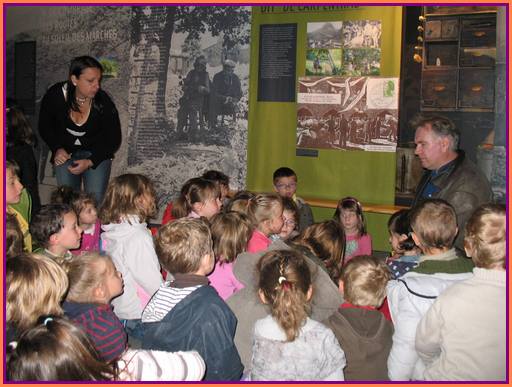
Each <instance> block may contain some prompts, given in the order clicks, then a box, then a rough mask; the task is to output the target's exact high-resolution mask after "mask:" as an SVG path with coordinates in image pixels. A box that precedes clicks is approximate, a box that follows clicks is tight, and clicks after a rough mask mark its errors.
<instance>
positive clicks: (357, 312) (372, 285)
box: [324, 255, 393, 380]
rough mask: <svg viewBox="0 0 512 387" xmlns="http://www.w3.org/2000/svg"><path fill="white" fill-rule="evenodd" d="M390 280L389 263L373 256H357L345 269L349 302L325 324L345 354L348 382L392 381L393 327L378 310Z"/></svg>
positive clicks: (344, 284)
mask: <svg viewBox="0 0 512 387" xmlns="http://www.w3.org/2000/svg"><path fill="white" fill-rule="evenodd" d="M390 278H391V273H390V272H389V270H388V268H387V266H386V265H385V263H384V262H382V261H380V260H378V259H377V258H374V257H371V256H364V255H361V256H358V257H354V258H353V259H351V260H350V261H349V262H348V263H347V264H346V265H345V266H344V268H343V271H342V273H341V277H340V281H339V285H340V292H341V293H342V294H343V297H344V298H345V302H344V303H343V304H342V305H341V306H340V308H339V309H338V310H337V311H336V312H335V313H334V314H333V315H332V316H331V317H329V318H328V319H327V320H326V321H324V324H326V325H327V326H328V327H329V328H331V329H332V330H333V332H334V334H335V335H336V338H337V339H338V341H339V343H340V346H341V348H342V349H343V351H344V352H345V356H346V358H347V366H346V367H345V369H344V370H343V372H344V374H345V380H388V369H387V359H388V355H389V351H390V349H391V344H392V340H391V337H392V335H393V325H392V324H391V322H390V321H388V320H387V319H386V318H385V317H384V315H383V314H382V313H381V312H379V311H378V310H377V308H378V307H380V306H381V305H382V302H383V301H384V298H385V297H386V285H387V283H388V281H389V279H390Z"/></svg>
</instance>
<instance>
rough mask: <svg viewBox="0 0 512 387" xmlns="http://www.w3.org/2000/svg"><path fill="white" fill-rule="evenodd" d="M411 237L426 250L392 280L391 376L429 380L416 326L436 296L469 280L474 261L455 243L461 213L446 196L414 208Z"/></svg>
mask: <svg viewBox="0 0 512 387" xmlns="http://www.w3.org/2000/svg"><path fill="white" fill-rule="evenodd" d="M411 228H412V230H413V232H412V234H411V236H412V238H413V240H414V242H415V243H416V245H417V246H418V247H419V248H420V249H421V251H422V255H421V256H420V259H419V264H418V266H416V267H415V268H413V269H412V270H411V271H409V272H408V273H406V274H405V275H403V276H402V277H401V278H399V279H398V280H392V281H389V283H388V286H387V294H388V304H389V310H390V312H391V318H392V319H393V324H394V328H395V332H394V334H393V346H392V348H391V351H390V354H389V358H388V373H389V378H390V379H391V380H423V371H424V369H425V365H424V363H423V362H422V360H421V359H420V358H419V356H418V353H417V352H416V349H415V347H414V340H415V336H416V327H417V326H418V323H419V321H420V320H421V318H422V317H423V315H424V314H425V313H426V312H427V310H428V309H429V308H430V307H431V306H432V304H433V303H434V300H435V299H436V298H437V297H438V296H439V295H440V294H441V293H442V292H444V291H445V290H446V289H447V288H449V287H450V286H452V285H453V284H455V283H457V282H459V281H462V280H465V279H468V278H469V277H470V276H471V273H470V272H471V270H472V269H473V264H472V262H471V261H470V260H469V259H467V258H465V257H459V256H458V255H457V252H456V250H455V248H454V247H453V242H454V240H455V237H456V236H457V232H458V229H457V217H456V215H455V211H454V209H453V207H452V206H451V205H450V204H448V202H446V201H445V200H442V199H427V200H425V201H423V202H421V203H420V204H419V205H417V206H416V207H414V208H413V209H412V210H411Z"/></svg>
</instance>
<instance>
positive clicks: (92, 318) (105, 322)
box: [75, 307, 128, 362]
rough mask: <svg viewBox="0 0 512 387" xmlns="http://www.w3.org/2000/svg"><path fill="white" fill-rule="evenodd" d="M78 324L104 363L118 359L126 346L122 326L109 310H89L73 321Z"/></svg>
mask: <svg viewBox="0 0 512 387" xmlns="http://www.w3.org/2000/svg"><path fill="white" fill-rule="evenodd" d="M75 321H76V322H77V323H78V324H80V325H81V326H82V328H83V330H84V331H85V333H86V334H87V336H89V338H90V339H91V341H92V342H93V344H94V347H95V348H96V350H97V351H98V353H99V355H100V356H101V358H102V359H103V360H105V361H106V362H111V361H114V360H117V359H119V358H120V356H121V354H122V353H123V352H124V350H125V349H126V346H127V342H128V340H127V336H126V333H125V331H124V328H123V325H122V324H121V322H120V321H119V319H118V318H117V316H116V315H115V314H114V312H113V311H112V310H111V309H107V308H103V307H99V308H97V309H90V310H89V311H88V312H87V313H85V314H82V315H81V316H80V318H79V319H77V320H75Z"/></svg>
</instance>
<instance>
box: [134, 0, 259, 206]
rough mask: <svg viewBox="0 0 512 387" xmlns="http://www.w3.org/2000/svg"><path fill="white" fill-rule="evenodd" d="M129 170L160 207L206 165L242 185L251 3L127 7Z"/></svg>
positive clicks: (245, 146) (204, 168)
mask: <svg viewBox="0 0 512 387" xmlns="http://www.w3.org/2000/svg"><path fill="white" fill-rule="evenodd" d="M131 30H132V47H131V50H130V63H131V69H132V72H131V76H130V95H129V113H130V114H129V116H130V122H129V129H128V133H129V135H128V137H129V148H128V169H129V170H130V171H132V172H138V173H145V174H146V175H148V176H149V177H151V179H152V180H153V181H155V182H156V184H157V186H158V187H157V188H158V192H159V204H160V207H163V206H164V205H165V204H166V203H167V202H168V201H170V200H171V199H172V198H173V197H174V196H176V195H177V194H178V192H179V190H180V188H181V185H182V184H183V183H184V182H185V181H186V180H188V179H189V178H191V177H196V176H199V175H201V174H202V173H203V172H205V171H206V170H208V169H218V170H221V171H222V172H224V173H225V174H227V175H228V176H229V177H230V178H231V181H232V184H231V186H232V188H242V187H243V186H244V185H245V171H246V160H247V156H246V148H247V114H248V78H249V59H250V58H249V54H250V53H249V44H248V43H249V37H250V7H200V6H197V7H195V6H180V7H166V6H146V7H133V12H132V20H131Z"/></svg>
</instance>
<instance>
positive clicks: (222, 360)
mask: <svg viewBox="0 0 512 387" xmlns="http://www.w3.org/2000/svg"><path fill="white" fill-rule="evenodd" d="M236 323H237V321H236V317H235V315H234V314H233V312H232V311H231V309H229V307H228V306H227V305H226V303H225V302H224V301H223V300H222V298H220V297H219V295H218V294H217V292H216V291H215V289H214V288H212V287H211V286H209V285H205V286H201V287H200V288H199V289H197V290H195V291H193V292H192V293H190V294H189V295H188V296H187V297H185V298H184V299H183V300H182V301H180V302H179V303H178V304H177V305H176V306H175V307H174V308H173V309H172V310H171V311H170V312H169V313H167V315H166V316H165V317H164V318H163V319H162V320H161V321H159V322H149V323H144V324H143V326H144V339H143V342H142V348H144V349H153V350H160V351H171V352H174V351H191V350H196V351H197V352H199V354H200V355H201V356H202V358H203V359H204V361H205V363H206V374H205V380H240V377H241V375H242V370H243V367H242V363H241V361H240V356H239V355H238V351H237V349H236V347H235V344H234V341H233V337H234V336H235V329H236Z"/></svg>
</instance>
